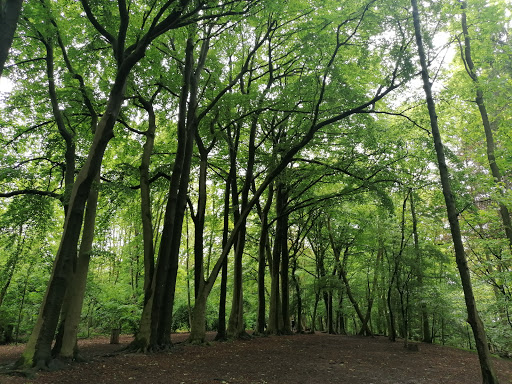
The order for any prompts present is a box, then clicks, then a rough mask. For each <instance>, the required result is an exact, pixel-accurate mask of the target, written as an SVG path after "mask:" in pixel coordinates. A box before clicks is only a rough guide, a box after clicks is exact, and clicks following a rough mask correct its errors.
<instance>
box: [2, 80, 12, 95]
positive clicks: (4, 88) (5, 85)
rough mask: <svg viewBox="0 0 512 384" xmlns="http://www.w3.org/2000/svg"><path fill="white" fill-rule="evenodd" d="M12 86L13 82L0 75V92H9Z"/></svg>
mask: <svg viewBox="0 0 512 384" xmlns="http://www.w3.org/2000/svg"><path fill="white" fill-rule="evenodd" d="M13 87H14V83H13V82H12V81H11V80H9V79H8V78H7V77H0V93H9V92H11V90H12V88H13Z"/></svg>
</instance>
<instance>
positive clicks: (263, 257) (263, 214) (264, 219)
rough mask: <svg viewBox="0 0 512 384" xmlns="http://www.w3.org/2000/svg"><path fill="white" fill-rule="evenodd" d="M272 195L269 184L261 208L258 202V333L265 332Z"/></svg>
mask: <svg viewBox="0 0 512 384" xmlns="http://www.w3.org/2000/svg"><path fill="white" fill-rule="evenodd" d="M273 196H274V188H273V185H272V184H270V186H269V189H268V196H267V201H266V202H265V205H264V207H263V209H261V208H260V206H259V204H258V205H257V207H258V212H259V214H260V215H259V216H260V220H261V232H260V241H259V248H258V318H257V321H256V332H257V333H259V334H263V333H265V325H266V323H267V321H266V316H265V314H266V300H265V297H266V293H265V272H266V266H267V249H268V244H269V240H268V230H269V223H268V213H269V211H270V208H271V207H272V198H273Z"/></svg>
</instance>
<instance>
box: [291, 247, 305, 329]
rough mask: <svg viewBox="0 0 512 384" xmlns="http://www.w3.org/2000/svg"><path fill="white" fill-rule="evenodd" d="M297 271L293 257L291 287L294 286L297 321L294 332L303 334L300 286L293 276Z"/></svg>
mask: <svg viewBox="0 0 512 384" xmlns="http://www.w3.org/2000/svg"><path fill="white" fill-rule="evenodd" d="M296 271H297V257H294V258H293V260H292V273H291V276H292V281H293V285H294V286H295V295H296V297H297V321H296V325H297V326H296V332H297V333H299V334H300V333H303V332H304V330H303V329H302V296H301V294H300V284H299V279H297V275H295V272H296Z"/></svg>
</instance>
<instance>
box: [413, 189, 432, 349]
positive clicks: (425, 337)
mask: <svg viewBox="0 0 512 384" xmlns="http://www.w3.org/2000/svg"><path fill="white" fill-rule="evenodd" d="M410 196H411V197H410V200H411V216H412V236H413V240H414V252H415V253H416V278H417V281H418V287H419V290H420V295H421V298H420V312H421V331H422V332H421V333H422V341H423V342H424V343H432V335H431V334H430V325H429V322H428V311H427V304H426V301H425V300H423V297H424V296H425V292H424V289H425V287H424V284H423V272H424V271H423V256H422V254H421V250H420V243H419V237H418V219H417V218H416V204H415V201H416V200H415V198H414V192H413V191H411V193H410Z"/></svg>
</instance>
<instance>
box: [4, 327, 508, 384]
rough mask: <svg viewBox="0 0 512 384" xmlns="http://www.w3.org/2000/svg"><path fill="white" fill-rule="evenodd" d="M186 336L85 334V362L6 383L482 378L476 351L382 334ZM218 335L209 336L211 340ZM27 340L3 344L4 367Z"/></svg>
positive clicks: (503, 375) (393, 383) (448, 382)
mask: <svg viewBox="0 0 512 384" xmlns="http://www.w3.org/2000/svg"><path fill="white" fill-rule="evenodd" d="M186 337H187V335H186V334H178V335H173V338H172V339H173V342H174V343H175V346H174V348H172V350H171V351H169V352H166V353H153V354H127V353H123V352H119V349H120V348H122V347H124V346H126V345H128V343H129V342H130V341H131V340H132V338H131V337H130V336H121V339H120V344H118V345H110V344H109V339H108V338H105V337H98V338H94V339H87V340H80V341H79V345H80V349H81V351H82V355H83V356H84V357H85V358H87V362H83V363H71V364H70V365H68V366H66V367H64V369H62V370H59V371H54V372H40V373H38V374H37V375H36V376H35V377H32V378H27V377H21V376H15V375H5V374H1V375H0V384H14V383H73V384H74V383H94V384H101V383H108V384H110V383H123V384H129V383H216V384H219V383H261V384H263V383H269V384H270V383H272V384H284V383H290V384H291V383H307V384H309V383H318V384H320V383H322V384H323V383H348V384H359V383H360V384H362V383H364V384H371V383H373V384H384V383H388V384H398V383H407V384H413V383H414V384H420V383H432V384H434V383H435V384H440V383H445V384H473V383H474V384H480V383H481V382H482V379H481V375H480V369H479V364H478V358H477V355H476V353H474V352H468V351H462V350H458V349H454V348H449V347H443V346H439V345H430V344H419V351H410V350H408V349H406V348H404V346H403V343H402V342H396V343H391V342H389V341H388V340H387V338H384V337H375V338H371V337H358V336H335V335H327V334H324V333H316V334H314V335H292V336H272V337H255V338H252V339H250V340H237V341H229V342H211V341H210V342H209V343H208V344H207V345H201V346H198V345H188V344H185V343H184V341H185V340H186ZM213 337H214V334H208V338H209V339H210V340H212V339H213ZM22 350H23V345H18V346H13V345H7V346H0V368H2V371H4V370H5V368H6V367H7V365H8V364H12V363H13V362H14V361H15V360H16V359H17V358H18V357H19V355H20V353H21V352H22ZM494 362H495V369H496V371H497V372H498V376H499V378H500V383H501V384H512V361H511V360H504V359H495V360H494Z"/></svg>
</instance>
